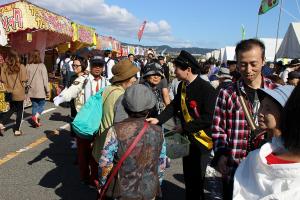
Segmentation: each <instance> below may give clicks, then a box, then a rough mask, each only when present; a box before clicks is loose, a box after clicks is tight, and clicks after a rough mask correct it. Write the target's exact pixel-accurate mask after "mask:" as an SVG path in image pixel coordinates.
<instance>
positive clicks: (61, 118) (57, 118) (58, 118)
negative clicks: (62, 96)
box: [49, 112, 70, 122]
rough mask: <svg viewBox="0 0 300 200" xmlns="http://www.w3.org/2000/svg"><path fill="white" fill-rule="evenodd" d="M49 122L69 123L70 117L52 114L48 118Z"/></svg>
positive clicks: (56, 113)
mask: <svg viewBox="0 0 300 200" xmlns="http://www.w3.org/2000/svg"><path fill="white" fill-rule="evenodd" d="M49 120H51V121H63V122H70V117H69V116H65V115H62V114H61V113H58V112H54V113H52V114H51V116H50V117H49Z"/></svg>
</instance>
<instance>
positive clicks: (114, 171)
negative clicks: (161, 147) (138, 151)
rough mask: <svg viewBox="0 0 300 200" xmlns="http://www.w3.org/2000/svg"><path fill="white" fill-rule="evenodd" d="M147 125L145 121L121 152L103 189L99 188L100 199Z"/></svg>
mask: <svg viewBox="0 0 300 200" xmlns="http://www.w3.org/2000/svg"><path fill="white" fill-rule="evenodd" d="M148 126H149V123H148V122H146V121H145V122H144V126H143V128H142V130H141V131H140V132H139V134H138V135H137V136H136V138H135V139H134V141H133V142H132V144H131V145H130V146H129V148H128V149H127V150H126V152H125V153H124V154H123V156H122V157H121V159H120V161H119V162H118V164H117V165H116V167H115V168H114V170H113V171H112V173H111V174H110V176H109V179H108V181H107V182H106V184H105V185H104V187H103V190H101V193H100V200H102V199H104V195H105V192H106V190H107V188H108V186H109V185H110V183H111V182H112V180H113V178H114V177H115V176H116V175H117V173H118V171H119V169H120V168H121V166H122V164H123V162H124V161H125V160H126V158H127V157H128V156H129V155H130V154H131V152H132V151H133V149H134V148H135V146H136V145H137V143H138V142H139V141H140V140H141V139H142V137H143V135H144V134H145V132H146V130H147V128H148Z"/></svg>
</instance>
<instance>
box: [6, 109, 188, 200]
mask: <svg viewBox="0 0 300 200" xmlns="http://www.w3.org/2000/svg"><path fill="white" fill-rule="evenodd" d="M45 110H46V111H47V113H45V114H44V115H43V117H42V123H43V126H42V127H40V128H32V126H31V125H30V123H29V122H28V121H27V120H25V121H24V123H23V125H22V130H23V131H24V135H23V136H20V137H15V136H14V135H13V132H12V129H9V130H7V131H6V132H5V133H4V136H3V137H0V200H58V199H64V200H69V199H70V200H71V199H72V200H89V199H91V200H94V199H95V195H96V193H95V191H94V190H93V189H90V188H89V187H87V186H85V185H82V184H81V183H80V182H79V173H78V168H77V165H75V164H74V161H75V157H76V150H72V149H71V148H70V137H69V132H68V125H67V123H68V117H67V115H68V114H69V109H68V108H62V107H58V108H56V107H54V106H53V104H52V103H47V105H46V108H45ZM30 112H31V109H30V108H28V109H26V110H25V119H29V118H30ZM0 117H1V116H0ZM58 127H61V128H62V129H61V131H60V132H59V133H60V134H59V135H54V134H53V130H55V129H56V128H58ZM63 129H66V130H63ZM163 194H164V199H166V200H171V199H172V200H174V199H180V200H181V199H184V184H183V176H182V166H181V160H173V161H172V163H171V168H170V169H168V171H167V173H166V175H165V181H164V183H163Z"/></svg>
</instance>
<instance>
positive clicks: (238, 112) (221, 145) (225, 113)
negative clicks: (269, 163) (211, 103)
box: [212, 78, 277, 164]
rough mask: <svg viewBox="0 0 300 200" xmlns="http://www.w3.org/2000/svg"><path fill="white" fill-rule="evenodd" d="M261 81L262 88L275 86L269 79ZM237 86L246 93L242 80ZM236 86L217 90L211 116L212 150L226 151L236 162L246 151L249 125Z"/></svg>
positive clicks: (245, 154) (244, 155)
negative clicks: (262, 83) (217, 93)
mask: <svg viewBox="0 0 300 200" xmlns="http://www.w3.org/2000/svg"><path fill="white" fill-rule="evenodd" d="M263 82H264V88H269V89H274V88H276V87H277V85H276V84H275V83H273V82H272V81H271V80H270V79H267V78H263ZM238 86H239V87H240V89H241V92H242V94H246V93H245V88H244V82H243V81H239V82H238ZM236 88H237V84H235V83H233V84H231V85H229V86H228V87H226V88H223V89H221V90H220V92H219V95H218V98H217V101H216V106H215V111H214V116H213V123H212V138H213V140H214V151H215V152H216V153H217V152H221V151H224V152H226V153H227V154H229V155H231V156H232V158H233V160H234V161H235V162H236V164H238V163H240V161H241V160H242V159H244V158H245V157H246V156H247V153H248V152H247V148H248V142H249V135H250V127H249V126H248V122H247V120H246V117H245V113H244V111H243V108H242V106H241V104H240V102H239V99H238V96H237V89H236ZM250 107H251V108H252V106H250ZM251 111H252V110H251ZM252 114H253V113H252Z"/></svg>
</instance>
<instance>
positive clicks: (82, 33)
mask: <svg viewBox="0 0 300 200" xmlns="http://www.w3.org/2000/svg"><path fill="white" fill-rule="evenodd" d="M72 26H73V30H74V33H73V39H72V40H73V42H75V41H79V42H81V43H85V44H89V45H91V46H96V44H97V38H96V31H95V29H94V28H91V27H88V26H84V25H81V24H76V23H74V22H73V23H72Z"/></svg>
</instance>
